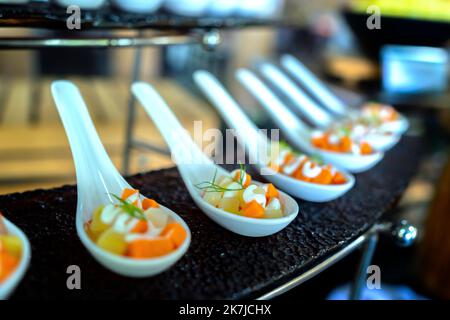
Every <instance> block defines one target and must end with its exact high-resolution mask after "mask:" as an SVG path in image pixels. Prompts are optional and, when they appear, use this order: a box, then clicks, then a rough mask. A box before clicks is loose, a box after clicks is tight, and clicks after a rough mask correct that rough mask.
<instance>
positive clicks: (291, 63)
mask: <svg viewBox="0 0 450 320" xmlns="http://www.w3.org/2000/svg"><path fill="white" fill-rule="evenodd" d="M281 65H282V66H283V67H284V68H285V69H286V70H287V71H288V72H289V73H290V74H291V75H292V76H294V77H295V78H296V79H297V80H298V81H300V82H301V83H302V84H303V85H304V86H305V87H307V88H308V90H310V91H311V93H312V94H313V95H314V97H316V98H317V99H318V100H319V101H320V102H322V103H323V105H324V106H326V107H327V108H328V109H329V110H331V111H333V112H335V113H337V114H338V115H340V116H343V115H345V114H346V113H347V112H348V111H349V110H348V108H347V107H346V106H345V105H344V103H342V101H341V100H339V99H338V98H337V97H336V96H335V95H334V94H333V93H332V92H331V90H330V89H329V88H327V87H326V86H325V85H324V84H323V83H322V82H321V81H320V80H319V79H318V78H317V77H316V76H315V75H314V74H313V73H312V72H311V71H310V70H309V69H308V68H306V67H305V66H304V65H303V63H301V62H300V60H298V59H296V58H295V57H293V56H292V55H290V54H285V55H283V56H282V57H281Z"/></svg>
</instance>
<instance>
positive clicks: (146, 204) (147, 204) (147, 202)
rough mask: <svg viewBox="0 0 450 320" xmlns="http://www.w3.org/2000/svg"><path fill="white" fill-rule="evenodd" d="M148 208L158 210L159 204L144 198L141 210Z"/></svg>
mask: <svg viewBox="0 0 450 320" xmlns="http://www.w3.org/2000/svg"><path fill="white" fill-rule="evenodd" d="M148 208H159V203H158V202H156V201H155V200H153V199H148V198H145V199H144V200H142V209H144V210H147V209H148Z"/></svg>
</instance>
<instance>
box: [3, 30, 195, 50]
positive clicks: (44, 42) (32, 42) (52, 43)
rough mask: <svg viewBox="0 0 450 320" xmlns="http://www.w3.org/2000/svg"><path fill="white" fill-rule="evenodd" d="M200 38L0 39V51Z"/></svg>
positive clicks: (161, 43)
mask: <svg viewBox="0 0 450 320" xmlns="http://www.w3.org/2000/svg"><path fill="white" fill-rule="evenodd" d="M201 41H202V39H201V37H199V36H197V35H194V34H178V33H176V34H174V33H167V34H158V35H154V36H150V37H118V38H108V37H95V38H94V37H86V38H82V37H77V38H42V37H34V38H33V37H30V38H10V37H3V38H0V49H37V48H43V47H46V48H61V47H69V48H73V47H84V48H109V47H116V48H127V47H146V46H168V45H177V44H194V43H201Z"/></svg>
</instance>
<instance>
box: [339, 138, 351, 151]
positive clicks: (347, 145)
mask: <svg viewBox="0 0 450 320" xmlns="http://www.w3.org/2000/svg"><path fill="white" fill-rule="evenodd" d="M340 144H341V145H340V149H341V150H340V151H342V152H350V151H351V150H352V139H350V137H348V136H344V137H342V138H341V143H340Z"/></svg>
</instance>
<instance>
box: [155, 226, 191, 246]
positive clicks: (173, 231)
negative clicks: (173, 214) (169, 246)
mask: <svg viewBox="0 0 450 320" xmlns="http://www.w3.org/2000/svg"><path fill="white" fill-rule="evenodd" d="M161 236H163V237H164V236H165V237H168V238H169V239H171V240H172V242H173V244H174V245H175V248H178V247H179V246H181V245H182V244H183V242H184V240H185V239H186V237H187V232H186V230H184V228H183V227H182V226H181V224H179V223H175V222H171V223H168V224H167V226H166V227H165V228H164V230H163V231H162V232H161Z"/></svg>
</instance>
